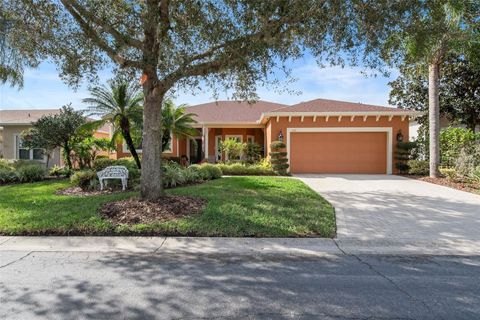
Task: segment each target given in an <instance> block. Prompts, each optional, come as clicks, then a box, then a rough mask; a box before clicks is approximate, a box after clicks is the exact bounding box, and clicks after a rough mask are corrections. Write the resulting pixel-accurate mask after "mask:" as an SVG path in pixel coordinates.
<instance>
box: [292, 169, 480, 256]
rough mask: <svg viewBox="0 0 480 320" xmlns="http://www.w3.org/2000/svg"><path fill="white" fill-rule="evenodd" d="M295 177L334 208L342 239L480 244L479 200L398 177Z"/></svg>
mask: <svg viewBox="0 0 480 320" xmlns="http://www.w3.org/2000/svg"><path fill="white" fill-rule="evenodd" d="M296 177H298V178H299V179H301V180H302V181H303V182H305V183H306V184H307V185H309V186H310V187H311V188H312V189H313V190H315V191H317V192H318V193H320V194H321V195H322V196H323V197H325V198H326V199H327V200H328V201H330V203H332V205H333V206H334V207H335V211H336V215H337V228H338V230H337V237H338V239H345V238H349V239H358V240H378V239H384V240H394V241H395V240H402V239H403V240H409V241H430V242H432V243H433V242H444V243H445V242H452V243H453V242H455V243H457V244H458V243H465V244H469V243H470V244H473V243H476V244H477V245H478V242H480V195H474V194H471V193H467V192H463V191H459V190H454V189H451V188H447V187H443V186H439V185H434V184H431V183H427V182H422V181H417V180H413V179H409V178H404V177H399V176H394V175H316V174H315V175H314V174H304V175H296ZM477 248H478V247H477Z"/></svg>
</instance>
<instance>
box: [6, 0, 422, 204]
mask: <svg viewBox="0 0 480 320" xmlns="http://www.w3.org/2000/svg"><path fill="white" fill-rule="evenodd" d="M412 2H413V1H411V0H404V1H394V2H393V1H377V0H363V1H360V0H269V1H256V0H202V1H199V0H190V1H189V0H186V1H179V0H2V1H1V2H0V3H1V8H0V9H1V10H2V12H3V15H4V16H5V17H8V21H12V23H11V27H10V28H9V31H8V32H7V34H6V37H7V38H8V41H7V42H6V43H8V44H10V45H11V46H13V47H14V52H18V53H19V55H18V56H16V58H17V59H18V58H19V57H20V58H21V63H20V64H19V63H18V60H16V63H14V64H10V65H9V67H10V68H12V67H13V68H14V71H16V72H10V76H9V77H10V78H12V75H13V76H15V75H20V76H21V74H22V72H21V69H22V68H23V67H30V66H36V65H37V64H38V63H39V62H40V61H43V60H50V61H53V62H54V63H56V64H57V66H58V67H59V70H60V75H61V77H62V78H63V79H64V80H65V81H66V82H68V83H69V84H70V85H72V86H76V85H78V84H79V82H80V80H81V79H94V78H95V76H96V73H97V72H98V70H100V69H102V68H104V67H106V66H109V65H111V64H113V65H115V66H116V68H118V69H122V70H123V72H130V73H131V74H132V75H135V76H136V77H140V76H141V77H142V79H143V80H144V81H143V82H142V83H143V84H142V85H143V92H144V97H145V100H144V133H143V158H142V180H141V194H142V196H143V197H144V198H146V199H157V198H159V197H160V196H161V195H162V191H163V190H162V182H161V180H162V177H161V170H160V161H161V141H162V138H161V134H162V130H161V127H162V126H161V108H162V102H163V100H164V99H165V97H166V96H167V95H168V94H169V93H170V92H173V91H175V90H177V89H179V88H182V89H185V88H187V87H192V88H198V86H199V85H207V86H210V87H213V88H219V87H226V88H228V89H232V90H233V91H234V92H235V94H234V96H235V97H236V98H241V99H254V98H255V97H256V95H255V88H256V86H257V85H261V84H265V82H267V81H268V79H272V77H269V76H271V71H272V70H274V69H283V70H286V72H287V75H288V68H284V67H285V65H286V62H287V61H289V59H295V58H300V57H301V56H302V55H303V54H304V53H305V52H308V53H309V54H311V55H313V56H314V57H316V58H317V59H318V61H319V62H321V63H328V64H341V65H343V64H345V63H351V64H362V65H363V66H366V67H378V65H379V62H380V61H379V56H380V48H381V47H382V44H383V41H384V40H386V39H387V38H388V36H389V34H390V32H391V31H392V30H394V29H395V27H396V26H398V24H397V23H398V20H399V19H404V18H406V17H408V16H409V15H408V14H404V12H405V9H408V8H411V4H412ZM7 62H8V61H7ZM0 70H1V69H0ZM0 79H2V78H1V77H0ZM3 79H7V78H6V77H4V78H3ZM17 80H18V78H17ZM273 80H275V79H273Z"/></svg>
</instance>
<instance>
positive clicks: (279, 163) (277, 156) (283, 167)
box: [270, 141, 289, 175]
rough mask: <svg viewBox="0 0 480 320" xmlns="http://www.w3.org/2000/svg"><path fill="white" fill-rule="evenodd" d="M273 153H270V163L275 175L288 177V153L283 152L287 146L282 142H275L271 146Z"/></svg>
mask: <svg viewBox="0 0 480 320" xmlns="http://www.w3.org/2000/svg"><path fill="white" fill-rule="evenodd" d="M270 148H271V149H272V151H271V152H270V163H271V164H272V169H273V171H274V172H275V173H277V174H279V175H286V174H287V169H288V167H289V165H288V163H287V162H288V159H287V153H286V152H285V151H283V150H284V149H285V144H284V143H283V142H281V141H273V142H272V143H271V144H270Z"/></svg>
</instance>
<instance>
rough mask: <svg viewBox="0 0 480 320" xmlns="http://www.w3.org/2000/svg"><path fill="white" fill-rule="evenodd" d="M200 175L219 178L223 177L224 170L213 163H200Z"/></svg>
mask: <svg viewBox="0 0 480 320" xmlns="http://www.w3.org/2000/svg"><path fill="white" fill-rule="evenodd" d="M200 175H201V176H202V177H205V180H212V179H218V178H221V177H222V170H220V168H218V167H217V166H215V165H213V164H211V163H204V164H202V165H200Z"/></svg>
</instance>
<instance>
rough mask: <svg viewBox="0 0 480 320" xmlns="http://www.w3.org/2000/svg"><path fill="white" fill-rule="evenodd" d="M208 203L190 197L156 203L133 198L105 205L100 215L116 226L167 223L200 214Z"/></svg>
mask: <svg viewBox="0 0 480 320" xmlns="http://www.w3.org/2000/svg"><path fill="white" fill-rule="evenodd" d="M206 203H207V202H206V200H204V199H200V198H194V197H188V196H173V195H167V196H164V197H162V198H161V199H160V200H158V201H155V202H151V201H143V200H141V199H139V198H131V199H127V200H121V201H116V202H109V203H105V204H103V205H102V206H101V207H100V209H99V213H100V215H101V216H102V217H104V218H107V219H109V220H110V221H111V222H112V223H113V224H115V225H117V224H129V225H131V224H137V223H153V222H165V221H169V220H176V219H179V218H182V217H185V216H190V215H194V214H199V213H201V212H202V211H203V209H204V208H205V205H206Z"/></svg>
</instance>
